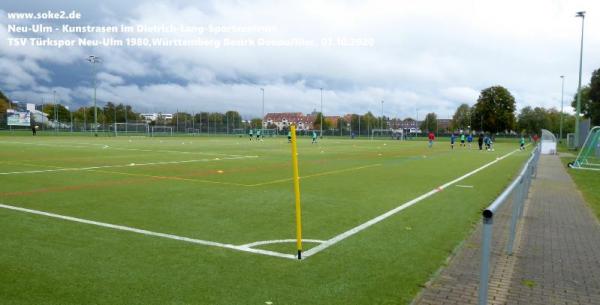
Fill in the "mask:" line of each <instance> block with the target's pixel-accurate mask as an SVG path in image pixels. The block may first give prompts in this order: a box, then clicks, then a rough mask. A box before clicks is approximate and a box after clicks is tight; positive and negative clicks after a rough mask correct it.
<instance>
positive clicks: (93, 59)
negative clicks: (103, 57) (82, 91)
mask: <svg viewBox="0 0 600 305" xmlns="http://www.w3.org/2000/svg"><path fill="white" fill-rule="evenodd" d="M87 60H88V61H89V62H90V63H91V64H92V75H93V76H94V136H95V137H97V136H98V107H96V64H97V63H100V57H98V56H94V55H90V56H88V59H87Z"/></svg>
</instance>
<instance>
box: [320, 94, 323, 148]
mask: <svg viewBox="0 0 600 305" xmlns="http://www.w3.org/2000/svg"><path fill="white" fill-rule="evenodd" d="M320 136H321V139H323V88H321V133H320Z"/></svg>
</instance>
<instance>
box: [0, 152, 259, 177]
mask: <svg viewBox="0 0 600 305" xmlns="http://www.w3.org/2000/svg"><path fill="white" fill-rule="evenodd" d="M248 158H258V156H240V157H230V158H225V157H223V158H212V159H195V160H181V161H160V162H147V163H129V164H115V165H100V166H88V167H61V168H54V169H42V170H30V171H16V172H3V173H0V175H20V174H40V173H52V172H72V171H90V170H96V169H104V168H121V167H137V166H152V165H169V164H182V163H197V162H211V161H222V160H238V159H248Z"/></svg>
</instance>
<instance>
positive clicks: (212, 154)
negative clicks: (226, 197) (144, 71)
mask: <svg viewBox="0 0 600 305" xmlns="http://www.w3.org/2000/svg"><path fill="white" fill-rule="evenodd" d="M2 143H9V144H23V145H37V146H50V147H66V148H92V147H95V146H100V147H101V148H102V149H112V150H125V151H143V152H161V153H179V154H193V155H206V156H226V157H249V156H244V155H230V154H220V153H207V152H200V151H179V150H152V149H141V148H125V147H114V146H109V145H106V144H101V143H75V144H76V145H66V144H65V145H58V144H48V143H31V142H17V141H2Z"/></svg>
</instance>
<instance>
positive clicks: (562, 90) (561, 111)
mask: <svg viewBox="0 0 600 305" xmlns="http://www.w3.org/2000/svg"><path fill="white" fill-rule="evenodd" d="M560 79H561V82H562V87H561V90H560V136H559V138H558V139H559V141H558V142H559V143H562V139H563V114H564V113H563V107H564V97H565V76H564V75H561V76H560Z"/></svg>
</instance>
